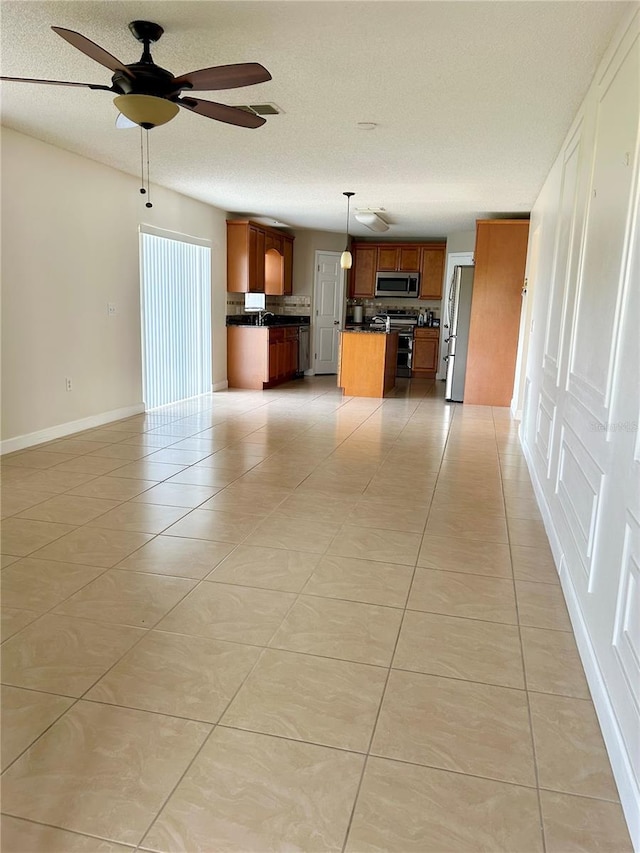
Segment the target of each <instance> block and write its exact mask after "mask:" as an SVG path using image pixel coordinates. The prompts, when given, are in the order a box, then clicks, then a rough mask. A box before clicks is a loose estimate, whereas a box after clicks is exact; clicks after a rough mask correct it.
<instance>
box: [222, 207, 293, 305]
mask: <svg viewBox="0 0 640 853" xmlns="http://www.w3.org/2000/svg"><path fill="white" fill-rule="evenodd" d="M293 239H294V238H293V237H292V236H291V235H289V234H285V233H284V232H282V231H276V230H275V229H274V228H268V227H267V226H264V225H261V224H260V223H258V222H251V221H250V220H244V219H234V220H227V291H228V292H229V293H267V294H269V295H273V296H282V295H284V294H288V293H289V294H290V293H292V291H293Z"/></svg>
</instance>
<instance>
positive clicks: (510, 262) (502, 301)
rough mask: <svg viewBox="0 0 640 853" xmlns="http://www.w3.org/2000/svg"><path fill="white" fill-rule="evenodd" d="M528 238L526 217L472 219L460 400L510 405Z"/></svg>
mask: <svg viewBox="0 0 640 853" xmlns="http://www.w3.org/2000/svg"><path fill="white" fill-rule="evenodd" d="M528 240H529V220H528V219H480V220H478V221H477V223H476V248H475V253H474V258H475V271H474V274H473V300H472V303H471V322H470V325H469V349H468V352H467V370H466V375H465V385H464V402H465V403H468V404H472V405H477V406H509V405H510V404H511V397H512V395H513V381H514V376H515V369H516V354H517V350H518V335H519V330H520V313H521V310H522V288H523V286H524V269H525V264H526V260H527V244H528Z"/></svg>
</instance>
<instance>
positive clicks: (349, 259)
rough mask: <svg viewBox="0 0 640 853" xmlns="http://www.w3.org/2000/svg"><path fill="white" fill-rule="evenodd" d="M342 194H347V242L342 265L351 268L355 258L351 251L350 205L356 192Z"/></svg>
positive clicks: (345, 268)
mask: <svg viewBox="0 0 640 853" xmlns="http://www.w3.org/2000/svg"><path fill="white" fill-rule="evenodd" d="M342 195H346V197H347V244H346V246H345V250H344V252H343V253H342V255H341V256H340V266H341V267H342V269H343V270H350V269H351V265H352V264H353V258H352V257H351V252H350V251H349V205H350V203H351V196H352V195H355V193H342Z"/></svg>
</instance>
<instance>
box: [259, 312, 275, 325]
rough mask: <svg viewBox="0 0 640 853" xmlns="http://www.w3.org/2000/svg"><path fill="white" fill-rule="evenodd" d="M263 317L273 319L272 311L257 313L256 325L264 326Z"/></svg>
mask: <svg viewBox="0 0 640 853" xmlns="http://www.w3.org/2000/svg"><path fill="white" fill-rule="evenodd" d="M265 317H275V314H274V313H273V311H258V325H259V326H264V318H265Z"/></svg>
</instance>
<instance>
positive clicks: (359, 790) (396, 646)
mask: <svg viewBox="0 0 640 853" xmlns="http://www.w3.org/2000/svg"><path fill="white" fill-rule="evenodd" d="M447 435H448V434H447ZM447 440H448V439H447ZM445 448H446V442H445ZM443 456H444V448H443ZM439 470H440V469H439ZM438 476H439V471H438ZM438 476H436V484H437V481H438ZM433 494H435V486H434V490H433ZM433 494H432V501H431V503H430V504H429V511H428V513H427V518H426V519H425V529H426V526H427V522H428V520H429V515H430V512H431V506H432V503H433ZM423 537H424V534H423ZM419 557H420V548H418V553H417V554H416V560H415V564H414V566H413V573H412V575H411V582H410V583H409V585H408V587H407V594H406V598H405V606H404V609H403V613H402V619H401V620H400V624H399V626H398V631H397V634H396V640H395V643H394V646H393V651H392V654H391V657H390V659H389V666H388V669H387V676H386V678H385V682H384V685H383V688H382V692H381V694H380V702H379V704H378V711H377V713H376V717H375V720H374V722H373V726H372V729H371V735H370V737H369V743H368V746H367V752H366V755H365V759H364V762H363V764H362V772H361V774H360V780H359V782H358V787H357V789H356V794H355V798H354V801H353V806H352V809H351V814H350V816H349V822H348V824H347V828H346V831H345V835H344V841H343V843H342V853H345V851H346V847H347V844H348V841H349V835H350V834H351V827H352V825H353V819H354V817H355V813H356V809H357V806H358V800H359V798H360V792H361V790H362V785H363V782H364V776H365V773H366V770H367V765H368V762H369V757H370V755H371V747H372V745H373V741H374V738H375V734H376V729H377V728H378V722H379V719H380V714H381V712H382V706H383V704H384V699H385V695H386V692H387V687H388V684H389V680H390V678H391V672H392V669H393V661H394V659H395V655H396V651H397V648H398V643H399V642H400V635H401V633H402V628H403V625H404V620H405V616H406V613H407V604H408V603H409V598H410V597H411V590H412V588H413V582H414V579H415V576H416V571H417V568H418V559H419ZM376 757H377V756H376Z"/></svg>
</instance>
